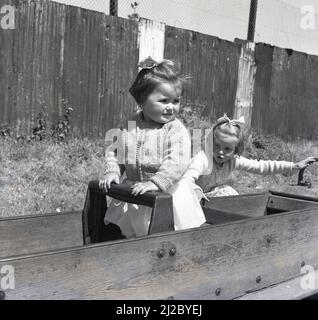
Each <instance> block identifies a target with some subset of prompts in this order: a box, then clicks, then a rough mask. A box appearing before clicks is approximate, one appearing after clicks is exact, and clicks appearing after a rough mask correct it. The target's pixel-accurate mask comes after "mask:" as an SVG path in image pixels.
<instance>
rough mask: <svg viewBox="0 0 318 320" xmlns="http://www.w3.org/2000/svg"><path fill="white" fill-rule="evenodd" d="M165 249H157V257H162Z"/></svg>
mask: <svg viewBox="0 0 318 320" xmlns="http://www.w3.org/2000/svg"><path fill="white" fill-rule="evenodd" d="M165 253H166V252H165V250H164V249H159V250H158V252H157V257H158V258H162V257H163V256H164V255H165Z"/></svg>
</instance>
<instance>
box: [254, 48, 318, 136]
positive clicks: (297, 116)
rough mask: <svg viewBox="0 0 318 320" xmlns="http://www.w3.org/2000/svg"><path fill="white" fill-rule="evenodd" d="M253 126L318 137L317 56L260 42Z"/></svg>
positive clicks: (290, 134) (284, 133) (285, 134)
mask: <svg viewBox="0 0 318 320" xmlns="http://www.w3.org/2000/svg"><path fill="white" fill-rule="evenodd" d="M255 60H256V64H257V72H256V78H255V89H254V101H253V112H252V127H253V128H255V129H257V131H259V132H260V133H270V134H275V135H279V136H290V137H291V138H296V137H302V138H308V139H317V138H318V126H317V124H318V81H317V79H318V57H317V56H312V55H307V54H304V53H301V52H296V51H292V50H289V49H281V48H277V47H272V46H269V45H264V44H258V45H257V46H256V50H255Z"/></svg>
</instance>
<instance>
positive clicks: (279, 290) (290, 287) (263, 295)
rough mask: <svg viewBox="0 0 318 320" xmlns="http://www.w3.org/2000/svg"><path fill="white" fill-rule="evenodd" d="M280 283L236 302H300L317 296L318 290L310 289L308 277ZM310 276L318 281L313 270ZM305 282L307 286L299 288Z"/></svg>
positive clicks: (316, 274)
mask: <svg viewBox="0 0 318 320" xmlns="http://www.w3.org/2000/svg"><path fill="white" fill-rule="evenodd" d="M304 276H305V274H304V275H303V276H301V277H298V278H295V279H292V280H289V281H286V282H283V283H280V284H278V285H276V286H273V287H270V288H266V289H263V290H260V291H257V292H252V293H248V294H246V295H244V296H242V297H240V298H238V299H237V300H302V299H305V298H308V297H310V296H313V295H315V294H317V292H318V288H317V287H316V288H312V287H311V288H310V286H309V285H308V275H306V277H307V280H306V278H304ZM312 276H313V277H314V278H315V279H318V271H317V270H314V271H313V273H312ZM305 281H307V285H304V286H303V287H304V288H301V283H302V282H305Z"/></svg>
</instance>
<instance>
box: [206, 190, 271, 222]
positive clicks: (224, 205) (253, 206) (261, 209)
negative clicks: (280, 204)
mask: <svg viewBox="0 0 318 320" xmlns="http://www.w3.org/2000/svg"><path fill="white" fill-rule="evenodd" d="M268 196H269V193H259V194H248V195H240V196H230V197H215V198H213V199H211V200H210V201H209V202H206V203H205V205H204V207H206V208H209V209H212V210H216V211H224V212H228V213H234V214H239V215H244V216H248V217H261V216H263V215H264V214H265V208H266V204H267V201H268Z"/></svg>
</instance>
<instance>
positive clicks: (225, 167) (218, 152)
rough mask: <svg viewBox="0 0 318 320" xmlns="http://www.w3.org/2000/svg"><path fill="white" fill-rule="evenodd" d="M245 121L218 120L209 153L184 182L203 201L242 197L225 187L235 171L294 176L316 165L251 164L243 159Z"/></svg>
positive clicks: (310, 160) (208, 141) (196, 162)
mask: <svg viewBox="0 0 318 320" xmlns="http://www.w3.org/2000/svg"><path fill="white" fill-rule="evenodd" d="M243 124H244V119H243V118H241V119H240V120H230V119H229V118H228V117H227V116H226V115H224V116H223V117H222V118H220V119H218V120H217V123H216V124H215V125H214V127H213V130H211V132H210V133H209V135H208V136H207V139H206V152H203V151H200V152H199V153H197V154H196V155H195V156H194V157H193V159H192V160H191V163H190V165H189V168H188V169H187V171H186V173H185V174H184V176H183V178H185V179H188V180H190V183H192V187H193V189H194V190H195V192H196V194H197V196H198V198H199V200H201V198H204V199H206V200H209V199H211V198H212V197H216V196H227V195H236V194H238V193H237V192H236V191H235V190H234V189H233V188H231V187H230V186H224V183H225V181H226V180H227V178H228V177H229V175H230V173H231V172H232V171H233V170H244V171H247V172H251V173H258V174H275V173H285V172H286V173H292V172H293V171H294V170H300V169H303V168H305V167H307V166H308V165H309V164H311V163H313V162H315V158H314V157H309V158H307V159H305V160H302V161H300V162H297V163H294V162H287V161H271V160H267V161H265V160H259V161H258V160H251V159H247V158H244V157H242V156H241V153H242V152H243V149H244V138H243V132H242V126H243Z"/></svg>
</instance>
